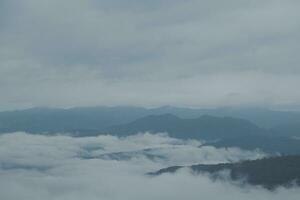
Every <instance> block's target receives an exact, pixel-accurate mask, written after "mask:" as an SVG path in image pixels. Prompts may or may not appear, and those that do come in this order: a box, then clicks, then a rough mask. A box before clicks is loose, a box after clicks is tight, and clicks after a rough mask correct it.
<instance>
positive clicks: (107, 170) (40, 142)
mask: <svg viewBox="0 0 300 200" xmlns="http://www.w3.org/2000/svg"><path fill="white" fill-rule="evenodd" d="M264 156H266V154H264V153H263V152H261V151H259V150H257V151H244V150H241V149H238V148H215V147H211V146H202V142H201V141H196V140H188V141H183V140H179V139H174V138H170V137H168V136H167V135H166V134H155V135H154V134H149V133H145V134H138V135H134V136H129V137H124V138H119V137H115V136H110V135H102V136H97V137H70V136H61V135H56V136H44V135H31V134H27V133H21V132H19V133H9V134H4V135H1V136H0V199H1V200H2V199H3V200H17V199H18V200H19V199H22V200H27V199H28V200H41V199H43V200H50V199H51V200H52V199H54V200H77V199H78V200H82V199H87V200H94V199H95V200H96V199H97V200H99V199H100V200H119V199H120V200H121V199H122V200H127V199H128V200H140V199H143V200H147V199H149V200H153V199H163V200H169V199H170V200H171V199H172V200H176V199H178V200H179V199H180V200H181V199H191V200H192V199H222V200H227V199H228V200H229V199H230V200H234V199H238V200H241V199H246V200H247V199H251V200H252V199H258V200H259V199H262V200H268V199H272V200H273V199H275V200H276V199H283V198H285V199H291V200H293V199H299V197H300V190H299V189H297V188H277V189H276V190H275V191H269V190H266V189H264V188H262V187H259V186H250V185H246V186H245V185H243V186H241V185H240V184H239V183H238V182H233V181H230V180H219V181H213V180H211V179H210V178H209V177H208V176H207V175H205V174H199V175H195V174H192V173H190V172H189V170H188V169H183V170H179V171H178V172H177V173H175V174H164V175H161V176H156V177H153V176H148V175H146V173H147V172H153V171H156V170H159V169H161V168H164V167H169V166H173V165H192V164H214V163H224V162H235V161H239V160H245V159H257V158H261V157H264Z"/></svg>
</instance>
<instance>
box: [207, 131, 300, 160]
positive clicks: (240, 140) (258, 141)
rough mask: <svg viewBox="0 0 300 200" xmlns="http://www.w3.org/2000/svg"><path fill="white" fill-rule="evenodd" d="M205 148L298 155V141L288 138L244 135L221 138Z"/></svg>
mask: <svg viewBox="0 0 300 200" xmlns="http://www.w3.org/2000/svg"><path fill="white" fill-rule="evenodd" d="M204 145H207V146H214V147H217V148H221V147H225V148H229V147H239V148H241V149H246V150H255V149H260V150H262V151H263V152H266V153H269V154H282V155H297V154H300V140H299V139H295V138H290V137H282V136H270V135H246V136H237V137H231V138H222V139H221V140H218V141H213V142H207V143H206V144H204Z"/></svg>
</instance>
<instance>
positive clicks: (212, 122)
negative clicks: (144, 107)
mask: <svg viewBox="0 0 300 200" xmlns="http://www.w3.org/2000/svg"><path fill="white" fill-rule="evenodd" d="M147 131H149V132H153V133H157V132H167V133H169V135H170V136H171V137H176V138H183V139H209V140H214V139H220V138H231V137H237V136H241V135H257V134H268V131H266V130H264V129H261V128H259V127H257V126H256V125H254V124H252V123H251V122H249V121H247V120H243V119H235V118H231V117H213V116H208V115H205V116H202V117H199V118H195V119H181V118H179V117H176V116H175V115H172V114H164V115H151V116H147V117H144V118H141V119H138V120H136V121H134V122H131V123H128V124H125V125H118V126H112V127H110V128H109V129H108V132H109V133H112V134H116V135H131V134H136V133H139V132H147Z"/></svg>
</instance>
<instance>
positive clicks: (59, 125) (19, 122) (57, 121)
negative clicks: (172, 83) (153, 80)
mask: <svg viewBox="0 0 300 200" xmlns="http://www.w3.org/2000/svg"><path fill="white" fill-rule="evenodd" d="M146 115H147V109H145V108H138V107H87V108H71V109H53V108H32V109H27V110H20V111H6V112H0V132H13V131H26V132H30V133H42V132H46V133H56V132H70V133H76V132H79V133H86V134H88V135H90V134H96V133H99V132H101V131H102V130H103V129H105V128H107V127H109V126H111V125H114V124H121V123H128V122H130V121H133V120H135V119H137V118H140V117H143V116H146Z"/></svg>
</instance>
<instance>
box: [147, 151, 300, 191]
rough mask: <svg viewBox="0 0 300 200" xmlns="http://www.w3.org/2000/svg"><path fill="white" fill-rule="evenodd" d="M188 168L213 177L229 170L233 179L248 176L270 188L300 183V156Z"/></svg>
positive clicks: (250, 182) (156, 173)
mask: <svg viewBox="0 0 300 200" xmlns="http://www.w3.org/2000/svg"><path fill="white" fill-rule="evenodd" d="M181 168H183V167H182V166H174V167H169V168H165V169H161V170H159V171H157V172H154V173H149V175H161V174H164V173H174V172H176V171H177V170H178V169H181ZM188 168H190V169H191V170H192V171H193V172H195V173H209V174H210V177H211V178H213V179H224V177H222V175H221V173H218V172H221V171H224V170H229V177H230V178H231V179H232V180H241V179H243V178H246V182H247V183H249V184H252V185H261V186H264V187H266V188H269V189H273V188H275V187H277V186H287V185H289V184H290V183H292V182H293V183H296V184H298V185H300V156H282V157H273V158H265V159H260V160H253V161H243V162H239V163H226V164H216V165H193V166H190V167H188Z"/></svg>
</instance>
